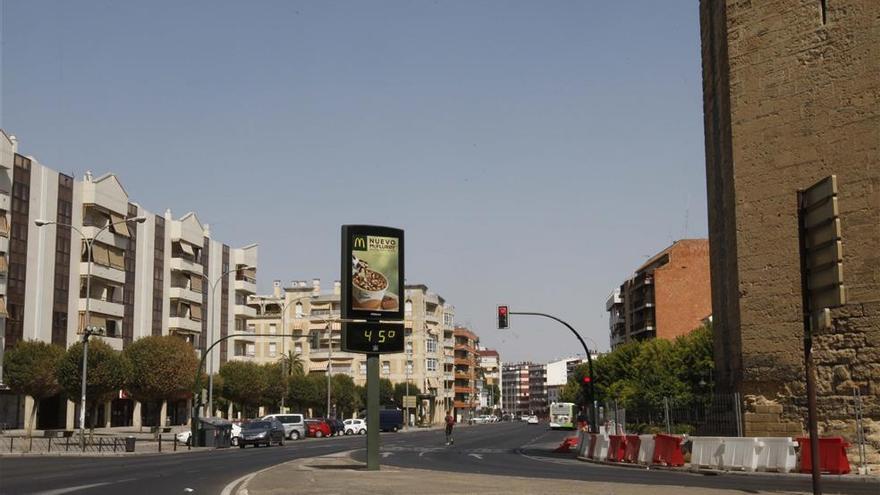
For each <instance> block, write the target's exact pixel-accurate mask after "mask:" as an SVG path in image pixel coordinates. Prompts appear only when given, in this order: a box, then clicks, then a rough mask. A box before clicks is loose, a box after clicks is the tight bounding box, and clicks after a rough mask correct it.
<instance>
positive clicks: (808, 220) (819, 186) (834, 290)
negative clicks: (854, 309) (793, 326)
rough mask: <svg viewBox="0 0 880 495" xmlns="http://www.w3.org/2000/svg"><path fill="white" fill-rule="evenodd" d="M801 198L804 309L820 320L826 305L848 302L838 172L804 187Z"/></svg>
mask: <svg viewBox="0 0 880 495" xmlns="http://www.w3.org/2000/svg"><path fill="white" fill-rule="evenodd" d="M798 198H799V204H798V218H799V220H800V226H801V228H800V235H801V246H802V249H801V251H802V252H801V256H802V257H803V259H802V263H801V265H802V267H803V268H802V273H801V276H802V277H803V279H804V284H803V285H804V290H805V291H806V294H805V298H804V301H805V303H806V305H805V306H806V307H804V312H805V313H808V314H810V315H811V318H812V319H814V320H816V319H817V316H816V315H817V314H818V313H821V312H823V311H824V309H825V308H833V307H836V306H842V305H844V304H846V288H845V287H844V285H843V243H842V242H841V241H840V218H839V215H840V209H839V206H838V204H837V176H835V175H832V176H829V177H826V178H824V179H822V180H820V181H819V182H817V183H816V184H813V185H812V186H810V187H809V188H807V189H806V190H803V191H800V193H799V195H798Z"/></svg>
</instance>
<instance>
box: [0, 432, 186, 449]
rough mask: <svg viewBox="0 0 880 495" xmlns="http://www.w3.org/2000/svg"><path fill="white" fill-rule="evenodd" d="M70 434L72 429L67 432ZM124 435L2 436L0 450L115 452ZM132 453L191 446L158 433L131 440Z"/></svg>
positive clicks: (120, 446) (124, 439)
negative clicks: (83, 436)
mask: <svg viewBox="0 0 880 495" xmlns="http://www.w3.org/2000/svg"><path fill="white" fill-rule="evenodd" d="M68 433H72V432H68ZM126 440H127V438H126V437H124V436H106V435H88V434H87V435H86V438H85V442H83V441H81V439H80V436H79V435H78V434H74V435H66V436H45V437H35V436H30V437H27V436H6V437H0V453H6V454H28V453H33V454H42V453H59V454H64V453H95V454H114V453H116V454H119V453H123V452H126ZM133 447H134V448H135V452H176V451H177V450H178V449H184V448H186V449H192V447H190V446H189V445H187V444H184V443H182V442H179V441H178V440H177V435H171V436H170V438H169V437H167V436H166V437H164V438H163V437H162V435H161V434H159V435H157V436H156V437H154V438H151V439H148V440H145V439H143V438H137V439H135V440H134V445H133Z"/></svg>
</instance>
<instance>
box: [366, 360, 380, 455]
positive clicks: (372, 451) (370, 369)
mask: <svg viewBox="0 0 880 495" xmlns="http://www.w3.org/2000/svg"><path fill="white" fill-rule="evenodd" d="M378 470H379V355H378V354H368V355H367V471H378Z"/></svg>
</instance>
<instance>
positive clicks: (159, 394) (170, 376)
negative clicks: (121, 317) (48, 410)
mask: <svg viewBox="0 0 880 495" xmlns="http://www.w3.org/2000/svg"><path fill="white" fill-rule="evenodd" d="M89 353H91V349H89ZM122 354H123V356H124V357H125V358H126V359H128V361H129V362H130V363H131V374H130V375H129V377H128V381H127V383H126V385H125V388H126V390H128V392H129V393H131V395H132V397H134V398H135V399H137V400H139V401H163V400H169V401H170V400H179V399H182V398H185V397H188V396H189V395H190V394H191V393H192V388H193V385H194V384H195V374H196V368H198V366H199V361H198V359H196V355H195V353H194V352H193V349H192V346H191V345H190V344H188V343H187V342H185V341H183V340H181V339H179V338H177V337H174V336H171V335H166V336H162V337H159V336H151V337H144V338H142V339H138V340H136V341H134V342H132V343H131V345H129V346H128V347H126V348H125V350H124V351H123V352H122ZM156 424H158V423H156Z"/></svg>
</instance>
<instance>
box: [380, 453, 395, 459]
mask: <svg viewBox="0 0 880 495" xmlns="http://www.w3.org/2000/svg"><path fill="white" fill-rule="evenodd" d="M393 453H394V452H382V458H383V459H384V458H386V457H388V456H390V455H391V454H393Z"/></svg>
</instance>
